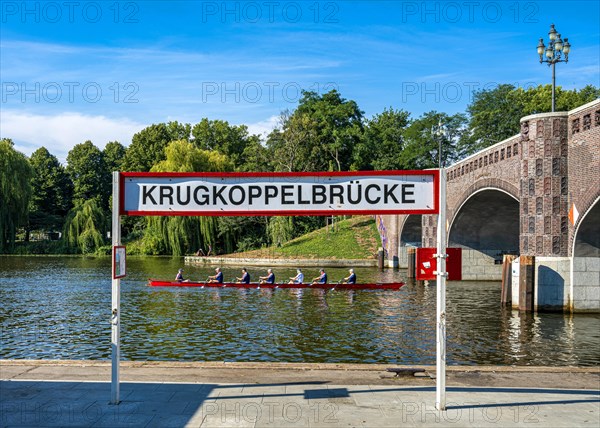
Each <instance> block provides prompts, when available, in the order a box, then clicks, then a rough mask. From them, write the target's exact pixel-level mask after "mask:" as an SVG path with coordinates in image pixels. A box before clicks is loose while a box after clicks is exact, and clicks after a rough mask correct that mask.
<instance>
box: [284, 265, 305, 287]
mask: <svg viewBox="0 0 600 428" xmlns="http://www.w3.org/2000/svg"><path fill="white" fill-rule="evenodd" d="M303 282H304V274H303V273H302V269H300V268H298V269H297V270H296V276H293V277H290V282H288V284H302V283H303Z"/></svg>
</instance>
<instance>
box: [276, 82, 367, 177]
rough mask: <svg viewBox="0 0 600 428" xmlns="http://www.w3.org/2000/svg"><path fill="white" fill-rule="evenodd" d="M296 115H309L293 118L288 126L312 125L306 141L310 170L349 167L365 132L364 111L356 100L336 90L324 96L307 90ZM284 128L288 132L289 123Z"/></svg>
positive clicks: (342, 169)
mask: <svg viewBox="0 0 600 428" xmlns="http://www.w3.org/2000/svg"><path fill="white" fill-rule="evenodd" d="M296 115H299V116H300V117H302V116H306V118H303V119H301V120H299V121H290V122H289V125H288V126H297V125H300V126H302V127H310V128H311V131H310V133H309V138H308V139H307V140H306V142H305V144H306V145H307V146H308V147H307V148H308V153H309V158H308V161H309V162H310V163H309V164H310V165H311V168H310V170H312V171H332V170H335V171H347V170H349V169H350V166H351V164H352V153H353V151H354V147H355V145H356V144H358V143H359V142H360V140H361V138H362V133H363V123H362V119H363V112H362V111H361V110H360V109H359V108H358V105H357V104H356V102H355V101H352V100H346V99H344V98H342V97H341V95H340V93H339V92H337V91H336V90H332V91H329V92H327V93H326V94H323V95H318V94H317V93H316V92H313V91H303V92H302V98H301V99H300V103H299V105H298V108H297V109H296V111H295V112H294V113H293V114H292V116H296ZM283 131H284V133H285V131H286V126H284V129H283ZM303 131H305V130H303Z"/></svg>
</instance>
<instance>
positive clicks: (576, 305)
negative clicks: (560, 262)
mask: <svg viewBox="0 0 600 428" xmlns="http://www.w3.org/2000/svg"><path fill="white" fill-rule="evenodd" d="M572 275H573V285H572V287H571V293H572V300H573V302H572V309H573V312H594V313H598V312H600V258H599V257H574V258H573V273H572Z"/></svg>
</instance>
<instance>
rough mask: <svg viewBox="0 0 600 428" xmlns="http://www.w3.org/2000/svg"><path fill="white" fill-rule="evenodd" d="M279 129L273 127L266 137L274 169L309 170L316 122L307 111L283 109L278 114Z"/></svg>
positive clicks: (312, 167)
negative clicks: (299, 111)
mask: <svg viewBox="0 0 600 428" xmlns="http://www.w3.org/2000/svg"><path fill="white" fill-rule="evenodd" d="M279 122H280V125H281V130H279V129H274V130H273V131H272V132H271V133H270V134H269V136H268V138H267V147H268V150H269V151H270V152H271V153H273V156H272V160H271V163H272V164H273V167H274V169H275V171H283V172H299V171H311V170H313V169H314V165H313V163H312V162H311V160H310V156H311V151H312V146H313V144H314V142H315V141H316V139H317V124H316V123H315V122H314V121H313V120H312V119H311V117H310V116H309V115H308V114H307V113H298V112H294V113H292V112H290V111H289V110H285V111H283V112H281V114H280V116H279Z"/></svg>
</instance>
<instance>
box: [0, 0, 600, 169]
mask: <svg viewBox="0 0 600 428" xmlns="http://www.w3.org/2000/svg"><path fill="white" fill-rule="evenodd" d="M599 5H600V3H599V2H597V1H571V2H566V1H563V2H561V1H539V2H531V1H500V2H498V1H457V2H453V1H450V2H444V1H440V2H422V1H415V2H412V1H404V2H400V1H371V2H367V1H322V2H318V1H275V0H274V1H269V0H265V1H249V2H246V1H240V2H235V1H229V2H228V1H206V2H201V1H169V2H166V1H113V0H111V1H106V2H104V1H89V2H88V1H85V0H84V1H77V2H62V1H56V2H53V1H50V2H46V1H40V2H25V3H23V2H21V1H6V0H5V1H3V2H2V3H0V7H1V17H0V21H1V27H0V31H1V33H0V49H1V50H0V55H1V56H0V72H1V89H2V94H1V97H2V99H1V113H2V114H1V115H0V135H1V136H2V137H7V138H12V139H13V141H15V144H16V146H17V148H18V149H19V150H20V151H22V152H24V153H26V154H28V155H29V154H31V153H32V152H33V151H34V150H36V149H37V148H39V147H41V146H45V147H46V148H48V150H50V152H51V153H53V154H55V155H56V156H57V157H59V159H60V160H61V161H64V160H65V159H66V154H67V153H68V151H69V150H70V148H72V147H73V146H74V145H75V144H78V143H81V142H83V141H85V140H86V139H90V140H92V141H93V142H94V144H96V145H97V146H99V147H101V148H103V147H104V145H105V144H106V143H107V142H109V141H114V140H117V141H120V142H121V143H123V144H125V145H128V144H129V143H130V141H131V136H132V135H133V134H134V133H135V132H137V131H139V130H140V129H142V128H143V127H145V126H148V125H150V124H152V123H157V122H166V121H169V120H178V121H180V122H189V123H196V122H198V121H200V120H201V119H202V118H203V117H208V118H209V119H223V120H227V121H229V122H230V123H232V124H246V125H248V126H249V128H250V130H251V131H252V132H254V133H265V132H268V131H269V130H270V129H272V128H273V126H275V125H276V123H277V116H278V115H279V113H280V112H281V111H282V110H284V109H293V108H295V107H296V106H297V102H298V99H299V97H300V93H299V90H300V89H309V90H315V91H317V92H321V93H322V92H326V91H327V90H329V89H332V88H336V89H338V90H339V91H340V92H341V94H342V96H343V97H345V98H347V99H353V100H355V101H356V102H357V103H358V105H359V106H360V108H361V109H362V110H364V112H365V115H366V117H371V116H373V115H374V114H377V113H380V112H381V111H383V110H384V109H385V108H389V107H393V108H396V109H405V110H408V111H410V112H411V113H412V116H413V117H418V116H419V115H420V114H422V113H424V112H427V111H430V110H438V111H444V112H446V113H449V114H453V113H456V112H464V111H465V108H466V106H467V105H468V103H469V102H470V96H471V92H472V90H473V89H481V88H492V87H494V86H495V85H497V84H500V83H512V84H515V85H518V86H523V87H527V86H531V85H539V84H547V83H550V80H551V74H550V69H549V68H548V67H547V66H546V65H541V64H539V62H538V57H537V53H536V46H537V43H538V40H539V38H540V37H543V38H544V41H545V42H546V43H547V39H548V35H547V33H548V30H549V26H550V24H551V23H555V24H556V28H557V30H558V31H559V32H560V33H562V34H563V37H568V38H569V41H570V42H571V44H572V51H571V54H570V61H569V63H568V64H558V65H557V85H560V86H563V87H566V88H569V89H572V88H581V87H583V86H585V85H586V84H593V85H596V86H600V71H599V70H600V6H599Z"/></svg>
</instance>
